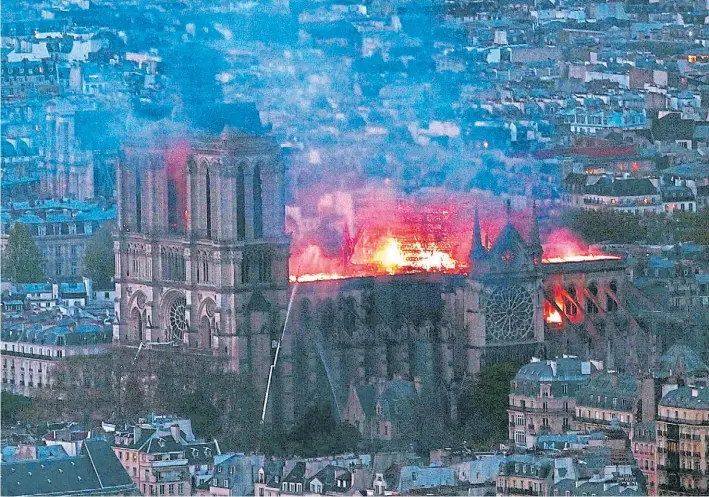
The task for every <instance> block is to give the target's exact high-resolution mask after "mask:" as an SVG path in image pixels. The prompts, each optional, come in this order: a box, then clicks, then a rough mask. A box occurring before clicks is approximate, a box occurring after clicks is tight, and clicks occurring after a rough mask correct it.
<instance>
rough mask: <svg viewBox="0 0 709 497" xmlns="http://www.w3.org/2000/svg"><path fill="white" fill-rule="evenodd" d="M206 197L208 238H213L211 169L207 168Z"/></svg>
mask: <svg viewBox="0 0 709 497" xmlns="http://www.w3.org/2000/svg"><path fill="white" fill-rule="evenodd" d="M204 199H205V202H206V204H207V205H206V208H207V209H206V212H207V238H212V181H211V178H210V177H209V169H207V173H206V174H205V192H204Z"/></svg>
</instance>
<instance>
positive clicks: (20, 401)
mask: <svg viewBox="0 0 709 497" xmlns="http://www.w3.org/2000/svg"><path fill="white" fill-rule="evenodd" d="M0 407H1V408H2V416H1V418H0V421H2V424H3V425H5V426H10V425H12V424H14V423H16V422H17V421H26V420H27V415H28V414H29V413H31V412H32V399H30V398H29V397H24V396H22V395H15V394H12V393H10V392H2V398H1V399H0Z"/></svg>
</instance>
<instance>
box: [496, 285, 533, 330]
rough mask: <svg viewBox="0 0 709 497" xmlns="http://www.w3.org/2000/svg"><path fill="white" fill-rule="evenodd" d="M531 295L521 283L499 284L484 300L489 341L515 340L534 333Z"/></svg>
mask: <svg viewBox="0 0 709 497" xmlns="http://www.w3.org/2000/svg"><path fill="white" fill-rule="evenodd" d="M533 316H534V307H533V303H532V295H531V293H529V291H528V290H526V289H525V288H523V287H521V286H516V285H515V286H503V287H498V288H496V289H495V290H493V292H492V293H491V294H490V295H489V296H488V297H487V299H486V302H485V335H486V339H487V341H488V342H515V341H522V340H528V339H530V338H532V337H533V336H534V322H533Z"/></svg>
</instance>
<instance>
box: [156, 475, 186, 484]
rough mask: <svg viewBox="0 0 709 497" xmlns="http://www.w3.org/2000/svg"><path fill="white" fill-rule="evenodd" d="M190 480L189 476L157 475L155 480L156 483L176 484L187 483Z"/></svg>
mask: <svg viewBox="0 0 709 497" xmlns="http://www.w3.org/2000/svg"><path fill="white" fill-rule="evenodd" d="M187 480H189V476H185V475H165V476H162V475H157V477H156V478H155V482H156V483H176V482H185V481H187Z"/></svg>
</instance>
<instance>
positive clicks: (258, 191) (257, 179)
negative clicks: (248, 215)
mask: <svg viewBox="0 0 709 497" xmlns="http://www.w3.org/2000/svg"><path fill="white" fill-rule="evenodd" d="M253 195H254V238H261V237H262V236H263V199H262V198H261V197H262V186H261V166H260V164H256V167H255V168H254V183H253Z"/></svg>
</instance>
